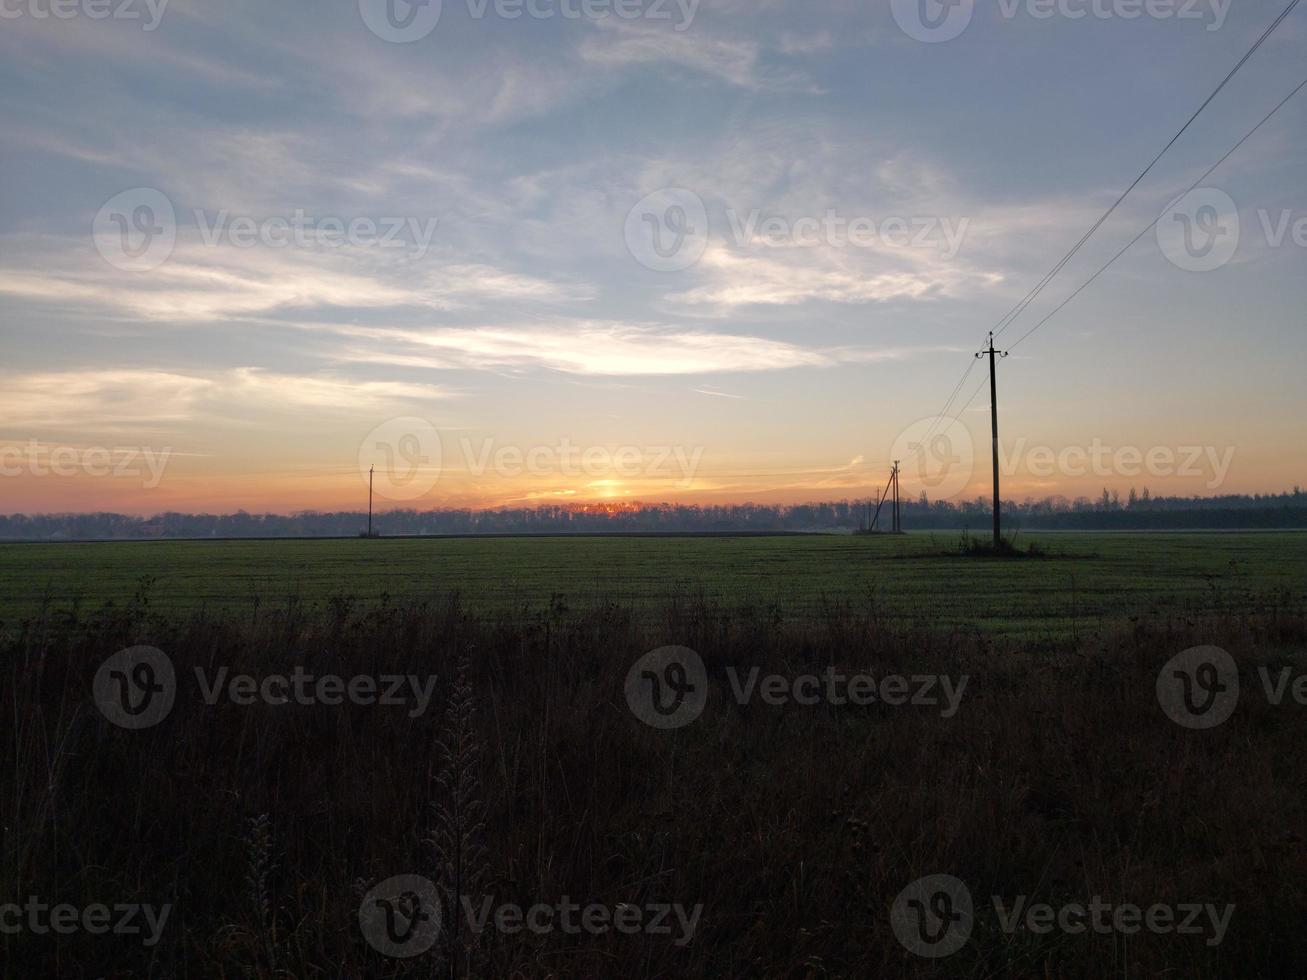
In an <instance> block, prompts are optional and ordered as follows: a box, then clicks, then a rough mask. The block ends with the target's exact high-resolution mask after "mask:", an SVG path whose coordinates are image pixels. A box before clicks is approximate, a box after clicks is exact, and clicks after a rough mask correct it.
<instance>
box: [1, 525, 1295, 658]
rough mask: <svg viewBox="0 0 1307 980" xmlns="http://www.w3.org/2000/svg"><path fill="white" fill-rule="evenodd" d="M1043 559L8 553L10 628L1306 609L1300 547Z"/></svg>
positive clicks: (132, 545)
mask: <svg viewBox="0 0 1307 980" xmlns="http://www.w3.org/2000/svg"><path fill="white" fill-rule="evenodd" d="M1019 543H1020V544H1021V545H1023V546H1024V545H1026V544H1030V543H1035V544H1037V545H1038V546H1039V547H1040V548H1041V549H1042V550H1043V551H1044V552H1046V553H1047V555H1048V557H1046V558H1041V559H1025V560H995V559H984V558H974V557H963V556H961V555H960V554H957V549H958V544H959V535H957V534H951V533H944V532H939V533H934V534H917V535H909V536H906V537H888V536H886V537H879V538H859V537H849V536H811V537H785V538H578V539H565V538H510V539H498V538H496V539H447V540H404V539H392V540H384V539H383V540H376V541H366V540H357V541H338V540H333V541H304V540H296V541H214V542H199V541H182V542H167V541H158V542H113V543H99V544H37V545H27V544H24V545H19V544H10V545H0V622H3V623H6V624H8V625H13V624H14V623H15V622H16V621H19V620H21V619H23V618H26V617H30V616H32V615H34V614H35V613H37V612H38V611H39V610H41V609H42V608H43V607H44V608H46V609H48V610H52V611H59V610H66V609H68V608H71V607H73V606H74V605H76V606H77V607H79V608H80V609H81V610H82V611H89V610H92V609H95V608H98V607H100V606H102V605H103V604H105V603H107V602H114V603H116V604H119V605H121V604H123V603H125V602H128V601H130V600H131V599H132V597H133V596H134V595H135V594H137V593H138V592H140V591H141V590H142V583H143V580H145V579H149V580H150V582H149V584H148V586H147V587H146V588H145V592H146V594H147V595H148V598H149V600H150V604H151V607H152V608H155V609H163V610H169V611H193V610H197V609H200V608H205V609H209V610H211V611H215V612H218V611H239V610H241V609H245V610H250V609H252V608H254V607H255V606H259V607H263V608H268V607H269V606H273V607H275V606H276V605H278V604H282V605H284V604H286V603H288V602H293V601H298V602H301V603H307V604H309V605H310V606H317V605H326V604H327V603H328V602H329V601H330V600H331V599H332V598H333V597H335V598H341V597H348V598H353V599H357V600H359V601H371V600H375V599H377V598H379V597H381V596H383V595H388V596H390V597H391V598H392V599H394V600H396V601H411V600H414V599H423V598H428V597H430V598H437V597H443V596H445V595H447V594H449V593H451V592H458V593H459V594H460V596H461V599H462V601H463V603H464V605H465V606H467V607H468V608H469V609H473V610H475V611H477V612H485V613H497V614H505V615H507V614H515V613H522V612H530V611H533V610H538V609H541V608H547V607H549V606H551V605H554V606H557V605H559V604H563V605H569V606H580V607H585V606H587V605H597V604H602V603H606V602H612V603H618V604H621V605H633V606H636V607H640V606H648V607H654V606H661V605H665V604H666V603H667V602H668V601H669V600H675V599H678V598H694V599H700V598H702V599H707V600H709V601H711V602H713V603H715V604H718V605H720V606H722V607H724V608H727V609H732V610H739V611H749V612H757V611H768V612H773V613H774V614H775V615H777V616H781V617H784V618H804V617H811V616H818V615H821V614H822V613H823V612H824V611H826V610H829V609H830V608H831V607H832V605H851V606H855V607H857V608H858V609H859V610H861V611H867V610H868V609H871V610H874V611H875V612H877V613H879V614H881V615H885V616H888V617H891V618H894V619H897V620H906V621H913V622H919V623H921V624H923V625H930V626H943V627H962V628H970V627H972V626H975V627H977V628H979V629H981V630H984V631H986V632H992V633H1003V634H1008V635H1020V636H1022V637H1028V638H1032V639H1037V638H1039V637H1042V636H1049V637H1066V636H1068V635H1078V634H1080V633H1082V632H1084V631H1092V630H1094V629H1097V628H1098V627H1099V626H1101V625H1102V624H1104V623H1105V622H1107V621H1115V622H1119V621H1123V620H1127V619H1129V618H1130V617H1140V618H1149V617H1153V616H1157V615H1162V616H1166V615H1186V614H1191V613H1194V612H1213V611H1217V610H1228V611H1233V612H1241V611H1253V610H1256V609H1259V608H1266V607H1267V606H1268V605H1271V604H1275V603H1283V602H1286V601H1290V602H1292V601H1297V600H1301V599H1302V598H1303V596H1304V595H1305V594H1307V532H1303V533H1293V532H1290V533H1278V534H1277V533H1237V534H1083V535H1080V534H1075V535H1073V534H1046V535H1039V534H1028V535H1023V536H1022V539H1021V541H1020V542H1019Z"/></svg>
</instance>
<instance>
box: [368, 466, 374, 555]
mask: <svg viewBox="0 0 1307 980" xmlns="http://www.w3.org/2000/svg"><path fill="white" fill-rule="evenodd" d="M375 469H376V467H375V466H369V467H368V537H372V473H373V471H374V470H375Z"/></svg>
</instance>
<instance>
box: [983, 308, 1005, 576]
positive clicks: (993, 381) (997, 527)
mask: <svg viewBox="0 0 1307 980" xmlns="http://www.w3.org/2000/svg"><path fill="white" fill-rule="evenodd" d="M986 355H989V415H990V422H991V425H992V428H993V433H994V442H993V451H994V550H995V551H998V550H999V548H1000V547H1002V540H1003V536H1002V530H1001V527H1002V518H1001V516H1000V514H1001V511H1002V506H1003V505H1002V502H1001V500H1000V498H999V490H998V380H997V378H996V376H995V370H994V365H995V359H996V358H1000V357H1007V351H1001V350H995V349H994V331H992V330H991V331H990V332H989V346H988V347H987V348H986V349H985V350H982V351H980V352H979V353H978V354H976V357H984V356H986Z"/></svg>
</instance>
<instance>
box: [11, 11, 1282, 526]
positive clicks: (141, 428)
mask: <svg viewBox="0 0 1307 980" xmlns="http://www.w3.org/2000/svg"><path fill="white" fill-rule="evenodd" d="M1284 6H1285V4H1284V3H1282V2H1281V0H1275V2H1270V0H1246V2H1243V3H1239V4H1233V3H1230V2H1228V0H1174V2H1172V0H1147V2H1145V0H993V2H981V3H973V2H971V0H952V2H951V4H949V5H942V4H941V3H939V2H938V0H885V2H869V0H857V2H854V0H825V2H822V0H748V2H746V0H702V2H699V3H695V2H694V0H530V2H529V3H528V2H525V0H522V2H517V0H443V2H441V0H430V2H427V3H424V4H416V5H411V4H410V3H408V2H407V0H331V2H322V0H317V2H308V0H304V2H300V0H279V2H277V3H275V4H273V3H266V2H253V0H250V2H246V0H222V2H216V0H209V2H199V0H171V2H166V3H165V2H163V0H0V121H2V123H3V125H2V126H0V154H2V156H0V337H2V341H0V342H2V344H3V351H4V358H3V362H2V364H0V374H2V377H0V494H3V499H0V511H3V512H7V513H13V512H27V513H39V512H64V511H117V512H121V513H129V514H152V513H157V512H162V511H167V510H180V511H196V512H199V511H204V512H210V513H213V512H232V511H236V510H238V509H244V510H248V511H259V512H262V511H268V512H283V513H285V512H294V511H301V510H309V509H316V510H338V509H349V510H358V509H362V508H363V507H365V506H366V504H367V493H368V481H369V473H370V471H371V479H372V480H373V486H374V491H375V493H376V499H377V507H378V509H381V510H384V509H387V508H390V507H406V508H407V507H417V508H423V509H428V508H442V507H475V508H487V507H519V506H534V505H543V504H551V503H556V504H584V503H590V502H594V501H604V502H608V503H623V502H625V503H631V502H636V501H640V502H654V501H666V502H671V503H687V504H690V503H692V504H709V503H736V502H746V501H753V502H758V503H792V502H802V501H817V500H836V499H846V498H862V497H868V496H874V495H876V493H877V492H878V491H879V490H880V488H882V487H883V486H884V483H885V481H886V478H887V476H888V473H889V468H890V466H891V462H892V461H893V460H895V459H901V460H903V476H902V489H903V493H904V494H906V495H909V496H912V497H916V496H917V495H918V494H919V493H921V492H925V493H927V494H928V496H929V497H930V498H931V499H954V500H961V499H971V498H974V497H976V496H979V495H982V494H987V493H988V492H989V481H990V458H989V451H990V435H989V427H990V398H989V390H988V381H987V375H986V370H987V366H986V364H985V363H984V362H983V361H977V360H976V358H975V357H974V354H975V352H977V351H979V350H981V349H982V348H983V347H984V346H985V339H986V334H987V332H988V331H989V330H990V329H992V328H994V327H995V325H997V324H999V323H1000V322H1001V321H1002V320H1003V318H1004V316H1005V314H1006V313H1008V311H1009V310H1011V309H1012V308H1013V307H1014V306H1015V305H1016V304H1018V303H1019V302H1020V301H1021V300H1022V298H1023V297H1024V296H1025V295H1026V294H1027V292H1028V291H1029V290H1030V289H1031V288H1032V287H1034V286H1035V285H1036V284H1037V283H1039V282H1040V280H1041V279H1042V278H1043V277H1044V276H1045V274H1046V273H1048V272H1049V271H1050V269H1052V268H1053V266H1054V265H1055V264H1056V263H1057V262H1058V260H1059V259H1060V258H1061V257H1062V256H1063V255H1064V254H1066V252H1067V251H1068V250H1069V249H1070V248H1071V247H1072V246H1073V245H1074V244H1075V243H1076V242H1077V241H1078V240H1079V239H1080V237H1081V236H1082V235H1083V234H1084V232H1085V231H1086V230H1088V228H1089V227H1090V226H1091V225H1092V224H1093V223H1094V221H1095V220H1097V218H1098V217H1099V216H1100V215H1101V214H1102V213H1103V212H1104V211H1105V210H1106V209H1107V208H1108V207H1109V206H1110V205H1111V204H1112V202H1113V201H1114V200H1115V199H1116V198H1117V196H1118V195H1119V194H1120V193H1121V191H1122V190H1124V189H1125V188H1126V187H1127V186H1128V185H1129V184H1130V182H1131V181H1132V180H1133V179H1134V178H1135V176H1136V175H1137V174H1138V173H1139V172H1140V171H1141V170H1142V169H1143V168H1144V166H1146V165H1147V163H1148V162H1149V161H1150V160H1151V159H1152V158H1153V157H1154V156H1155V155H1156V154H1157V152H1158V151H1159V150H1161V149H1162V147H1163V146H1164V145H1165V144H1166V142H1167V141H1168V140H1169V139H1170V138H1171V136H1172V135H1174V134H1175V133H1176V131H1177V130H1178V129H1179V128H1180V126H1181V125H1183V123H1184V122H1185V120H1186V119H1188V118H1189V116H1190V115H1191V114H1192V113H1193V112H1194V110H1195V109H1197V108H1198V106H1199V105H1200V103H1201V102H1202V101H1203V99H1204V98H1206V96H1207V95H1208V94H1209V93H1210V92H1211V91H1212V90H1213V89H1214V88H1215V87H1216V85H1217V84H1218V83H1219V82H1220V81H1221V79H1222V78H1223V77H1225V75H1226V73H1227V72H1228V71H1229V70H1230V68H1232V67H1233V66H1234V64H1235V63H1236V62H1237V61H1238V60H1239V58H1240V57H1241V56H1242V55H1243V54H1244V52H1246V51H1247V50H1248V48H1249V47H1250V46H1251V45H1252V44H1253V42H1254V41H1256V39H1257V37H1258V36H1259V35H1260V34H1261V33H1262V31H1264V30H1265V28H1266V27H1267V26H1268V25H1269V24H1270V23H1271V22H1272V21H1273V20H1274V19H1275V17H1276V16H1277V15H1278V14H1279V13H1280V12H1281V11H1282V10H1283V9H1284ZM1305 50H1307V9H1299V10H1295V11H1294V13H1293V14H1292V15H1290V17H1289V18H1288V19H1287V20H1285V22H1284V23H1283V24H1282V25H1281V27H1280V28H1279V29H1278V30H1277V31H1276V33H1275V34H1274V35H1273V36H1272V37H1271V38H1270V40H1268V41H1267V42H1266V44H1265V45H1264V46H1263V47H1262V49H1261V50H1260V51H1259V52H1258V53H1257V54H1256V55H1255V56H1254V58H1253V59H1252V60H1250V61H1249V62H1248V64H1247V65H1246V67H1244V68H1243V70H1242V71H1241V72H1240V73H1239V74H1238V75H1237V76H1236V77H1235V79H1234V80H1233V81H1232V82H1231V83H1230V84H1229V86H1228V87H1227V88H1226V89H1225V90H1224V91H1223V92H1222V93H1221V94H1220V96H1219V97H1218V98H1217V99H1216V100H1215V101H1214V102H1213V103H1212V104H1211V106H1210V107H1209V108H1208V109H1207V110H1206V111H1204V112H1203V114H1202V115H1201V116H1200V117H1199V119H1198V120H1197V121H1196V122H1195V123H1194V125H1193V126H1192V128H1191V129H1190V130H1189V131H1188V132H1187V133H1186V134H1185V135H1184V137H1183V138H1182V139H1181V140H1180V141H1179V142H1177V144H1176V145H1175V146H1174V148H1172V149H1171V150H1170V151H1169V152H1168V153H1167V154H1166V155H1165V156H1164V157H1163V158H1162V160H1161V161H1160V162H1159V163H1158V165H1157V166H1156V168H1155V169H1154V170H1153V172H1152V173H1151V174H1150V175H1149V176H1148V177H1147V178H1146V179H1145V180H1144V181H1143V182H1142V183H1141V184H1140V185H1139V187H1138V188H1137V189H1136V190H1135V191H1134V192H1133V193H1132V194H1131V195H1130V196H1129V197H1128V198H1127V199H1126V200H1125V202H1123V203H1122V205H1121V206H1120V208H1119V209H1118V210H1117V211H1116V212H1115V214H1113V216H1112V217H1111V218H1110V219H1109V220H1108V221H1107V222H1106V223H1105V224H1104V225H1103V227H1102V228H1101V229H1100V230H1099V232H1098V233H1096V234H1095V235H1094V237H1093V238H1092V239H1090V241H1089V243H1088V244H1087V245H1086V246H1085V247H1084V248H1083V249H1082V250H1081V251H1080V252H1079V254H1078V255H1077V256H1076V257H1075V258H1074V259H1073V260H1072V261H1071V262H1070V263H1069V264H1068V265H1067V266H1066V267H1065V268H1064V269H1063V270H1062V271H1061V272H1060V273H1059V274H1058V275H1057V276H1056V277H1055V278H1054V279H1053V280H1052V281H1051V282H1050V284H1049V285H1048V287H1047V288H1046V289H1045V290H1043V291H1042V292H1041V293H1040V294H1039V295H1038V297H1037V298H1036V299H1035V300H1034V301H1033V302H1032V303H1031V304H1030V306H1029V308H1028V309H1026V310H1025V311H1024V312H1023V313H1022V314H1021V315H1020V317H1018V318H1017V319H1016V320H1015V321H1014V323H1013V324H1012V326H1011V327H1010V329H1007V330H1005V331H1003V332H1002V333H1001V334H1000V336H999V340H998V344H997V346H998V347H999V348H1002V349H1007V350H1010V356H1009V357H1007V358H1006V359H1000V360H999V362H998V390H999V404H1000V411H999V422H1000V427H1001V440H1000V442H1001V447H1002V459H1001V468H1002V471H1003V480H1004V496H1005V497H1008V498H1010V499H1023V498H1026V497H1034V498H1039V497H1044V496H1049V495H1062V496H1066V497H1072V498H1073V497H1076V496H1080V495H1085V496H1091V497H1097V496H1098V495H1099V494H1100V493H1101V491H1102V489H1103V488H1109V489H1112V490H1116V491H1118V492H1120V493H1121V495H1122V496H1125V495H1126V494H1127V493H1128V491H1129V489H1130V488H1132V487H1137V488H1139V489H1141V490H1142V489H1143V488H1144V487H1147V488H1148V489H1149V490H1150V491H1151V492H1152V493H1153V494H1154V495H1157V494H1186V495H1187V494H1199V495H1212V494H1219V493H1248V492H1262V491H1274V492H1279V491H1284V490H1288V489H1291V488H1292V487H1293V486H1294V485H1295V484H1298V483H1301V482H1303V479H1302V477H1303V475H1304V472H1305V471H1307V466H1305V465H1304V464H1305V463H1307V448H1305V447H1307V412H1304V405H1303V402H1304V397H1303V391H1304V386H1303V382H1302V377H1301V374H1302V367H1303V364H1304V363H1307V358H1305V357H1304V355H1305V354H1307V329H1304V312H1303V311H1304V309H1307V277H1305V276H1304V275H1303V273H1304V271H1307V168H1305V167H1304V166H1303V158H1304V150H1305V149H1307V126H1305V125H1304V123H1307V91H1303V92H1300V93H1299V95H1297V96H1296V97H1295V98H1293V99H1291V100H1290V101H1289V102H1288V103H1286V104H1285V105H1284V107H1283V108H1282V109H1280V110H1279V112H1278V113H1276V114H1275V115H1274V116H1273V117H1272V118H1271V119H1270V120H1269V121H1267V122H1266V123H1265V124H1264V125H1263V126H1262V127H1261V128H1260V129H1259V130H1258V131H1257V132H1256V133H1255V134H1254V135H1253V136H1251V137H1250V138H1249V139H1248V140H1247V142H1245V143H1244V144H1243V145H1242V146H1241V147H1240V148H1239V150H1238V151H1236V152H1235V153H1234V154H1233V155H1231V156H1230V157H1229V159H1228V160H1227V161H1226V162H1225V163H1224V164H1222V165H1221V166H1220V167H1219V168H1218V169H1217V170H1215V171H1214V172H1213V173H1212V174H1211V175H1210V176H1209V177H1207V178H1206V179H1205V180H1200V178H1202V177H1203V174H1204V173H1205V171H1207V169H1208V168H1209V167H1211V166H1212V165H1213V164H1214V163H1216V162H1217V161H1218V160H1219V159H1220V158H1221V157H1222V156H1223V155H1224V154H1225V153H1226V152H1227V151H1229V150H1230V149H1231V147H1233V146H1234V144H1235V143H1236V142H1237V141H1238V140H1239V139H1240V138H1242V137H1244V136H1245V135H1246V134H1247V133H1248V132H1249V131H1250V130H1251V129H1252V128H1253V127H1254V126H1255V125H1256V124H1257V123H1258V122H1259V121H1260V120H1262V119H1263V117H1265V116H1266V114H1267V113H1269V112H1270V111H1271V110H1272V109H1273V108H1274V107H1275V106H1276V104H1277V103H1279V102H1280V100H1281V99H1283V98H1285V96H1287V95H1288V94H1289V93H1290V92H1291V91H1293V89H1294V88H1295V86H1297V85H1298V84H1299V83H1301V82H1302V81H1303V80H1304V78H1305V77H1307V69H1305V59H1304V57H1303V54H1304V51H1305ZM1191 186H1195V189H1194V190H1193V191H1192V192H1191V193H1188V194H1185V193H1184V192H1186V191H1187V190H1188V189H1189V188H1190V187H1191ZM1182 195H1183V196H1182ZM1155 221H1156V225H1155V226H1153V222H1155ZM1141 233H1142V237H1140V238H1139V240H1138V242H1137V243H1135V244H1134V245H1132V246H1131V247H1129V249H1128V250H1127V251H1125V253H1124V254H1123V255H1122V256H1121V258H1120V259H1118V260H1117V261H1116V262H1115V263H1114V264H1113V265H1111V266H1110V267H1109V268H1108V270H1107V271H1106V272H1104V273H1103V274H1102V275H1101V276H1100V277H1099V278H1097V279H1096V280H1095V281H1094V282H1093V283H1092V284H1090V285H1089V286H1088V287H1087V288H1085V289H1084V291H1083V292H1081V293H1080V294H1078V295H1077V296H1076V297H1075V298H1074V299H1072V300H1071V302H1070V303H1069V304H1067V305H1066V306H1065V307H1064V308H1062V309H1061V310H1058V311H1057V312H1056V313H1054V315H1053V316H1052V317H1051V318H1049V319H1048V320H1047V321H1046V322H1045V323H1044V324H1043V325H1042V326H1040V327H1039V328H1038V329H1037V330H1036V331H1035V332H1034V333H1032V334H1029V335H1028V336H1026V337H1025V338H1024V339H1021V338H1022V336H1023V335H1025V334H1027V332H1028V331H1029V330H1030V328H1032V327H1035V326H1036V325H1037V324H1039V323H1040V322H1041V321H1042V320H1044V318H1045V317H1046V316H1048V314H1050V313H1051V312H1053V311H1054V310H1055V308H1056V307H1058V306H1059V304H1061V303H1062V302H1063V301H1064V300H1066V299H1067V298H1068V297H1069V296H1070V295H1071V294H1072V293H1073V292H1074V291H1075V290H1076V289H1077V288H1078V287H1080V286H1081V284H1082V283H1084V282H1085V281H1086V280H1088V279H1089V277H1090V276H1092V275H1093V274H1094V273H1095V272H1097V271H1098V270H1099V269H1100V268H1101V267H1102V266H1103V265H1104V264H1105V263H1107V262H1108V260H1109V259H1111V258H1112V257H1113V256H1114V255H1116V254H1117V253H1118V252H1119V251H1121V249H1122V248H1123V247H1124V246H1126V245H1127V244H1128V243H1130V242H1131V240H1132V239H1134V238H1135V237H1136V236H1137V235H1141ZM1018 341H1019V342H1018ZM969 367H970V372H969V374H967V375H966V377H965V379H964V380H963V381H962V382H961V384H960V385H959V378H960V377H962V376H963V373H964V372H965V371H967V370H968V368H969ZM955 386H956V387H958V391H959V397H958V398H956V399H954V401H953V404H952V405H951V406H950V407H949V411H948V414H947V416H943V417H941V413H942V412H943V410H944V409H945V405H946V400H947V399H948V398H949V394H950V392H951V391H953V390H954V388H955Z"/></svg>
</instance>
